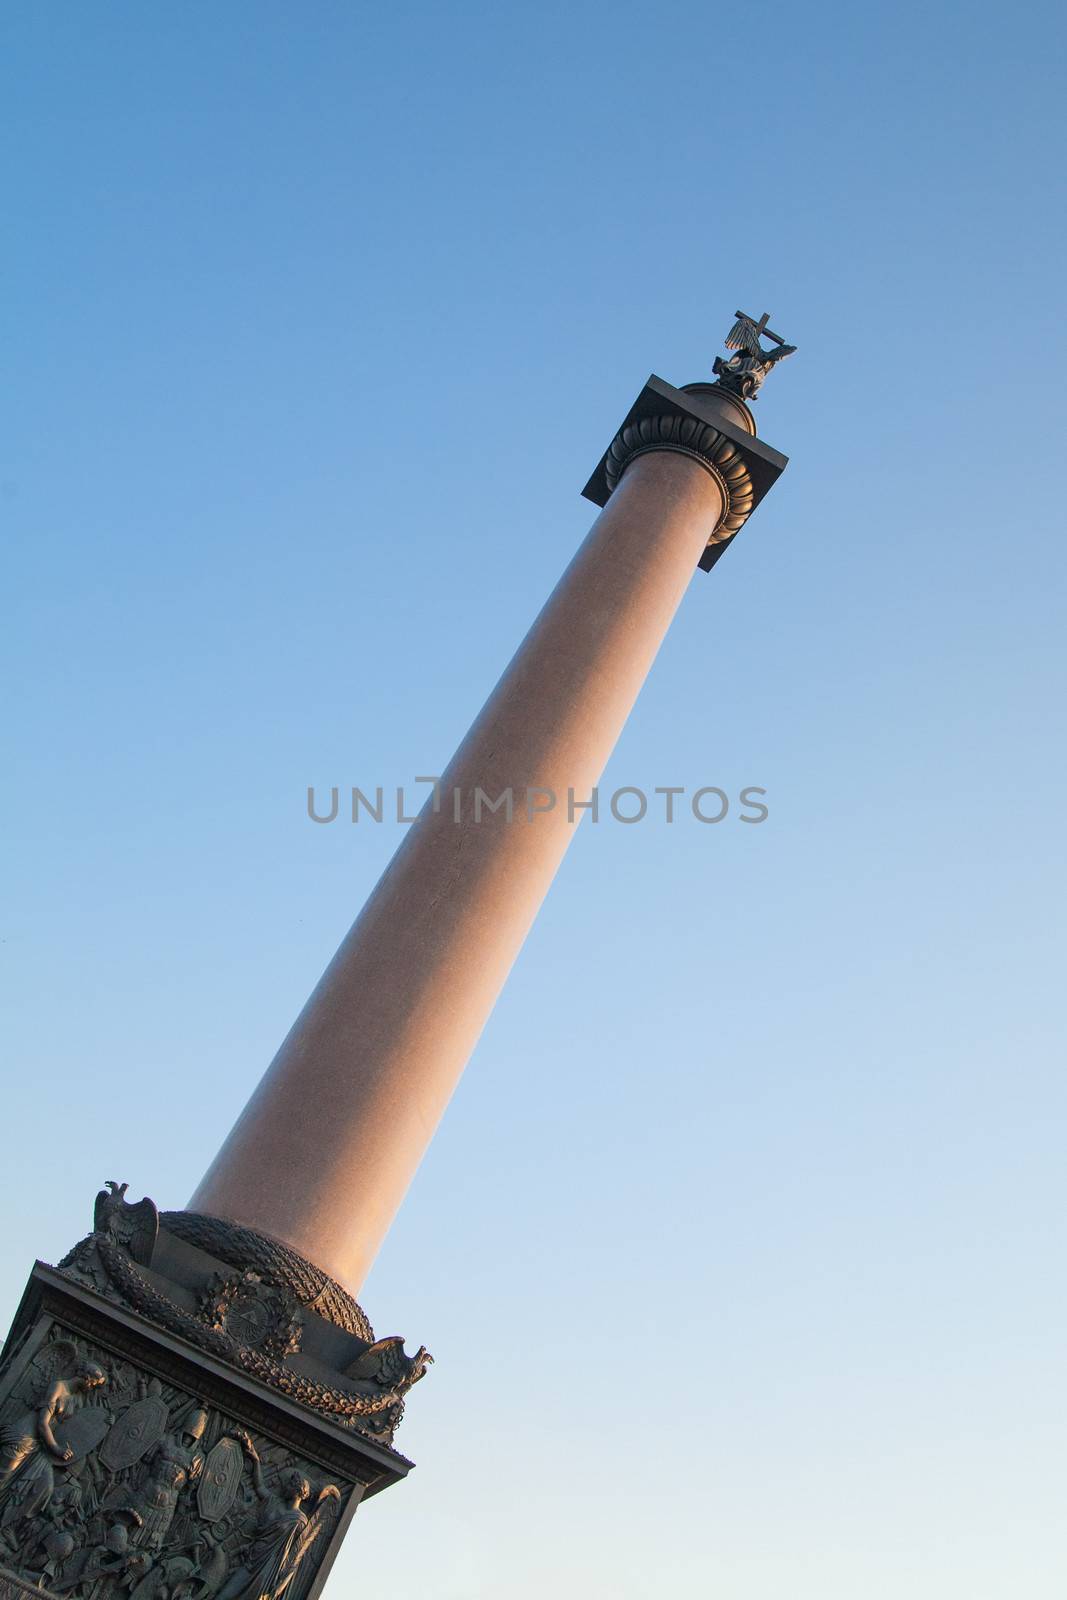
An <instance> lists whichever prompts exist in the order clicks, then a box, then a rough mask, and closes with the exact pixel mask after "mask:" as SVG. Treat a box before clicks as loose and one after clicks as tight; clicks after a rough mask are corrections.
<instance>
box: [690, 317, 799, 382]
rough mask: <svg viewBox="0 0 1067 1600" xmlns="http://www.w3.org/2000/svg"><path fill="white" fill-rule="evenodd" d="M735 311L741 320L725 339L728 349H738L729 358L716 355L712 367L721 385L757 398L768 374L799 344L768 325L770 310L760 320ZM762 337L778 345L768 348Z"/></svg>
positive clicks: (794, 351) (793, 353)
mask: <svg viewBox="0 0 1067 1600" xmlns="http://www.w3.org/2000/svg"><path fill="white" fill-rule="evenodd" d="M734 315H735V317H736V318H737V321H736V322H735V323H734V325H733V327H732V328H731V329H730V331H729V333H728V334H727V335H726V338H725V340H724V341H723V342H724V343H725V345H726V348H727V350H734V351H736V352H737V353H736V355H733V356H731V357H730V358H729V360H726V361H724V360H723V358H722V356H716V357H715V360H714V361H713V362H712V367H711V370H712V372H714V373H715V375H716V377H717V378H718V380H719V385H720V387H721V388H723V389H727V390H729V391H730V392H731V393H732V394H737V395H740V396H741V399H742V400H745V401H748V400H755V398H756V396H757V395H758V394H759V392H760V389H761V388H762V386H763V380H764V378H765V377H766V376H767V374H768V373H769V372H770V371H771V369H772V368H773V367H774V366H775V365H776V364H777V363H778V362H779V361H784V360H785V358H786V356H791V355H795V354H796V348H797V347H796V345H795V344H786V342H785V340H784V339H783V338H782V336H781V334H780V333H772V331H771V329H770V328H768V326H767V323H768V321H769V319H770V312H769V311H765V312H764V313H763V315H762V317H760V319H759V321H758V322H757V320H756V318H755V317H750V316H749V315H748V313H747V312H745V311H735V312H734ZM761 338H763V339H770V340H772V341H773V345H774V348H773V349H772V350H765V349H764V348H763V345H762V344H761V343H760V339H761Z"/></svg>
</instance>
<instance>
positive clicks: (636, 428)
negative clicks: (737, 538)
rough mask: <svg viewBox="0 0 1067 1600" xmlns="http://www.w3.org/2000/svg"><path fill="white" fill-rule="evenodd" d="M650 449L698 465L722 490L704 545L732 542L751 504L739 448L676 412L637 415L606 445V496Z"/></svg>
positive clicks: (751, 491)
mask: <svg viewBox="0 0 1067 1600" xmlns="http://www.w3.org/2000/svg"><path fill="white" fill-rule="evenodd" d="M651 450H671V451H674V452H675V453H676V454H678V455H683V456H690V457H691V458H692V459H693V460H694V461H698V462H699V463H700V465H701V466H702V467H703V468H704V470H705V471H706V472H709V473H710V474H711V476H712V477H713V478H714V479H715V481H716V482H717V483H718V485H719V488H720V489H721V490H722V500H723V512H722V515H721V516H720V518H719V520H718V522H717V523H716V524H715V526H714V528H712V529H711V530H710V532H709V534H708V544H709V545H716V544H723V543H725V541H726V540H727V539H732V538H733V536H734V534H735V533H736V532H737V531H738V529H739V528H740V527H741V526H742V525H743V523H744V522H745V519H746V518H747V517H748V515H749V513H750V511H751V510H752V507H753V505H754V504H755V490H754V488H753V484H752V475H751V473H750V472H749V470H748V467H747V465H746V463H745V458H744V456H743V455H742V454H741V451H740V449H739V448H738V446H737V445H736V444H734V443H733V442H732V440H730V439H728V438H727V437H726V435H725V434H724V433H723V432H722V431H721V430H720V429H719V428H713V427H712V426H711V424H710V423H708V422H701V421H700V419H699V418H697V417H686V416H681V415H679V414H678V413H677V412H674V413H663V412H660V413H659V414H658V415H656V416H651V417H641V418H640V419H639V420H638V421H636V422H631V423H628V424H627V425H626V426H625V427H623V428H620V429H619V432H618V433H617V434H616V435H615V437H614V439H613V440H612V441H611V444H610V446H609V447H608V454H607V459H606V462H605V466H604V476H605V478H606V480H607V486H608V490H609V493H610V492H613V491H614V490H615V488H616V487H617V486H618V483H619V479H620V478H621V477H622V475H623V473H624V472H625V471H626V468H627V467H628V466H629V465H630V463H631V461H634V460H636V458H637V457H638V456H643V455H647V454H648V453H649V451H651Z"/></svg>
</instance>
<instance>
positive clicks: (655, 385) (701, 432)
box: [582, 374, 788, 572]
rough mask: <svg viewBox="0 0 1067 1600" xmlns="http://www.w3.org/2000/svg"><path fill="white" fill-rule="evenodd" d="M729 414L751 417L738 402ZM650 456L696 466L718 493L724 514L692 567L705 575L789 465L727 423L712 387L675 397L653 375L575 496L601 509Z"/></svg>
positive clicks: (726, 410) (731, 422)
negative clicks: (662, 453) (656, 453)
mask: <svg viewBox="0 0 1067 1600" xmlns="http://www.w3.org/2000/svg"><path fill="white" fill-rule="evenodd" d="M730 398H731V397H726V399H730ZM733 409H734V410H735V411H737V410H742V411H744V412H745V413H746V416H748V417H750V413H748V411H747V407H744V406H742V405H741V404H740V402H733ZM738 420H739V421H740V420H744V419H743V418H739V419H738ZM650 450H671V451H675V452H677V453H679V454H681V455H686V456H689V457H691V458H693V459H695V460H697V461H699V462H700V463H701V465H702V466H703V467H704V468H705V470H706V471H708V472H710V473H711V475H712V476H713V477H714V478H716V479H717V481H718V482H719V484H720V487H721V488H722V490H723V501H724V511H723V514H722V516H721V517H720V519H719V521H718V522H717V524H716V525H715V527H714V528H712V529H710V530H709V533H708V543H707V546H706V548H705V550H704V554H703V555H702V556H701V558H700V562H699V565H700V567H701V568H702V569H703V570H704V571H705V572H708V571H710V570H711V568H712V567H713V566H714V565H715V562H716V561H717V560H718V559H719V557H720V556H721V555H722V553H723V551H724V550H725V549H726V546H727V545H728V544H730V543H731V542H732V540H733V539H734V537H735V536H736V535H737V533H738V532H739V531H740V529H741V528H742V527H743V526H744V524H745V522H747V520H748V518H749V517H750V516H751V514H752V512H753V511H754V510H755V508H756V506H757V505H758V504H759V502H760V501H761V500H762V499H763V496H764V495H765V494H766V493H767V491H768V489H770V487H771V485H772V484H773V483H774V482H775V480H776V479H777V478H778V477H779V476H780V475H781V473H782V472H783V471H784V469H785V466H786V462H787V459H788V458H787V457H786V456H784V455H782V454H781V453H780V452H779V451H777V450H775V449H773V448H772V447H771V446H770V445H768V444H764V442H763V441H762V440H761V439H758V438H756V437H755V436H754V435H753V434H751V433H749V432H748V430H747V428H742V427H739V426H738V423H737V422H736V421H734V420H731V410H730V407H728V406H727V404H726V403H725V401H724V400H721V399H720V397H719V396H718V395H716V394H715V392H714V389H713V387H712V386H705V385H694V386H693V388H692V390H691V391H687V390H683V389H676V388H674V386H673V385H672V384H669V383H666V382H665V381H664V380H663V379H662V378H657V377H656V376H655V374H653V375H652V376H651V377H650V378H649V380H648V382H647V383H646V384H645V386H644V388H643V389H642V390H641V393H640V394H639V395H638V397H637V399H636V400H635V401H634V403H633V405H632V406H631V407H630V410H629V411H628V413H627V415H626V417H625V418H624V419H623V423H622V426H621V427H620V428H619V430H618V432H617V433H616V435H615V437H614V439H613V440H612V442H611V444H610V445H609V446H608V449H607V450H606V451H605V452H604V455H603V456H602V457H601V459H600V461H599V463H598V465H597V468H596V471H595V472H594V473H593V475H592V477H591V478H590V479H589V482H588V483H587V484H586V486H585V488H584V489H583V490H582V493H583V495H584V496H585V498H586V499H587V500H592V502H593V504H594V505H598V506H603V505H606V504H607V502H608V499H609V498H610V496H611V494H612V492H613V491H614V489H615V487H616V485H617V484H618V482H619V480H620V478H621V477H622V475H623V473H624V472H625V471H626V468H627V467H628V466H629V464H630V462H631V461H633V460H634V459H635V458H636V457H637V456H639V455H643V454H646V453H647V452H648V451H650Z"/></svg>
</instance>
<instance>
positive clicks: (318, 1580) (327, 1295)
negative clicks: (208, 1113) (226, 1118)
mask: <svg viewBox="0 0 1067 1600" xmlns="http://www.w3.org/2000/svg"><path fill="white" fill-rule="evenodd" d="M767 321H768V318H767V316H763V317H762V318H760V319H759V320H758V321H757V320H756V319H754V318H752V317H749V316H748V315H746V314H745V313H744V312H740V311H739V312H738V313H737V319H736V322H735V324H734V326H733V328H732V329H731V331H730V334H729V335H728V337H727V340H726V345H727V348H728V349H730V350H731V351H733V352H734V354H733V355H732V356H731V357H730V358H729V359H724V358H721V357H720V358H718V359H716V361H715V363H714V372H715V374H716V377H717V381H716V382H715V383H711V382H708V383H695V384H688V385H686V386H685V387H684V388H682V389H676V388H673V387H672V386H671V385H670V384H667V383H664V382H663V381H662V380H661V379H659V378H656V377H652V378H650V379H649V380H648V383H647V384H646V385H645V387H644V388H643V389H642V391H641V393H640V394H639V395H638V397H637V399H636V400H635V402H634V404H633V405H632V406H631V408H630V411H629V412H628V414H627V416H626V418H625V419H624V421H623V423H622V426H621V427H620V428H619V430H618V432H617V433H616V435H615V437H614V439H613V440H612V442H611V445H610V447H609V449H608V451H607V452H606V454H605V455H604V457H603V458H602V460H601V461H600V463H599V465H598V466H597V468H596V471H595V472H594V473H593V476H592V478H591V479H590V480H589V483H588V484H587V485H586V488H585V490H584V493H585V495H586V496H587V497H588V498H589V499H591V500H592V501H594V502H595V503H596V504H597V505H599V506H601V507H603V510H602V511H601V514H600V516H599V517H598V518H597V520H596V522H595V523H594V524H593V527H592V528H591V529H590V532H589V534H588V536H587V537H586V539H585V541H584V543H583V544H582V546H581V547H580V549H579V550H578V552H577V554H576V555H575V557H574V559H573V560H572V562H571V564H570V566H569V567H568V568H567V570H566V572H565V573H564V574H563V576H562V578H561V579H560V581H559V583H558V584H557V586H556V588H555V590H554V591H553V593H552V594H551V595H550V596H549V598H548V600H547V601H546V603H545V605H544V607H543V608H542V610H541V612H540V614H539V616H538V617H537V618H536V620H535V621H534V623H533V626H532V627H531V629H530V631H529V633H528V634H527V636H526V638H525V639H524V640H523V642H522V644H521V645H520V646H519V649H518V650H517V652H516V654H515V656H514V657H513V659H512V661H511V663H510V665H509V666H508V668H507V670H506V671H505V673H504V675H503V677H502V678H501V679H500V682H499V683H498V684H497V686H496V688H495V689H494V691H493V693H492V694H491V695H490V697H489V699H488V700H487V701H486V704H485V706H484V707H483V709H482V711H481V713H480V714H479V716H478V717H477V718H476V719H475V722H474V723H473V725H472V727H471V729H470V731H469V733H468V734H467V736H466V738H465V739H464V741H463V743H462V744H461V745H460V748H459V750H458V751H457V752H456V755H455V756H454V757H453V759H452V762H451V763H450V765H449V767H448V769H447V770H446V772H445V773H444V775H443V777H442V778H441V780H440V783H439V785H438V786H437V787H436V789H435V792H434V794H433V796H432V797H431V798H430V799H428V801H427V804H426V806H425V808H424V810H423V812H422V814H421V816H420V817H419V819H418V821H417V822H416V823H415V824H414V826H413V827H412V828H411V830H410V831H409V832H408V834H407V835H406V836H405V839H404V841H403V843H402V844H401V846H400V848H399V849H398V850H397V852H396V854H395V856H394V857H393V859H392V861H391V862H390V864H389V866H388V867H387V868H386V871H385V872H384V873H383V875H382V877H381V879H380V881H379V883H378V885H377V887H376V888H375V889H374V891H373V893H372V894H371V896H370V899H369V900H368V901H367V904H366V905H365V907H364V908H363V910H362V912H361V913H360V915H359V917H358V918H357V920H356V922H355V924H354V925H353V927H352V929H351V931H350V933H349V934H348V936H347V938H346V939H345V940H344V942H343V943H342V945H341V947H340V949H339V950H338V952H337V954H336V956H335V957H334V959H333V961H332V962H331V964H330V966H329V967H328V968H327V970H326V972H325V974H324V975H323V977H322V979H321V981H320V983H319V984H318V986H317V988H316V989H315V991H314V993H313V994H312V995H311V998H310V999H309V1000H308V1002H307V1004H306V1006H305V1007H304V1010H303V1011H302V1012H301V1014H300V1016H299V1017H298V1018H297V1020H296V1022H295V1023H294V1025H293V1027H292V1029H291V1030H290V1032H289V1035H288V1037H287V1038H286V1039H285V1040H284V1042H283V1044H282V1046H281V1049H280V1050H279V1052H278V1054H277V1056H276V1057H275V1060H274V1062H273V1063H272V1065H271V1066H270V1068H269V1069H268V1071H267V1073H266V1075H265V1077H264V1078H263V1080H262V1082H261V1083H260V1085H259V1087H258V1089H257V1090H256V1091H255V1093H254V1094H253V1096H252V1098H251V1100H250V1101H249V1103H248V1105H247V1107H246V1109H245V1111H244V1112H243V1113H242V1115H241V1117H240V1118H239V1119H238V1122H237V1124H236V1126H235V1127H234V1129H233V1130H232V1132H231V1133H230V1135H229V1137H228V1139H227V1140H226V1142H225V1143H224V1144H223V1146H222V1149H221V1150H220V1151H219V1153H218V1155H217V1156H216V1157H215V1160H214V1161H213V1162H212V1164H211V1166H210V1167H209V1169H208V1171H207V1173H206V1175H205V1177H204V1178H203V1180H202V1182H201V1183H200V1185H199V1187H198V1188H197V1190H196V1193H195V1194H194V1195H193V1197H192V1199H191V1200H190V1202H189V1207H188V1209H187V1210H184V1211H169V1212H164V1213H162V1215H160V1214H159V1213H158V1212H157V1210H156V1207H155V1206H154V1204H153V1203H152V1202H151V1201H150V1200H141V1201H139V1202H138V1203H137V1204H134V1205H131V1204H129V1203H128V1202H127V1201H126V1199H125V1185H123V1186H121V1188H120V1187H119V1186H117V1185H115V1184H110V1183H109V1184H108V1185H107V1186H106V1187H105V1189H104V1190H102V1191H101V1193H100V1195H98V1196H97V1201H96V1207H95V1211H94V1218H93V1231H92V1233H91V1234H89V1236H88V1237H87V1238H86V1239H84V1240H83V1241H82V1242H81V1244H79V1245H77V1246H76V1247H75V1248H74V1249H73V1250H72V1251H71V1252H70V1254H69V1255H68V1256H66V1257H65V1258H64V1260H63V1261H62V1262H60V1264H59V1266H58V1267H57V1268H50V1267H46V1266H44V1265H42V1264H41V1263H38V1264H37V1266H36V1267H35V1268H34V1271H33V1273H32V1275H31V1278H30V1283H29V1285H28V1287H27V1290H26V1294H25V1296H24V1298H23V1301H22V1305H21V1306H20V1308H19V1311H18V1313H17V1315H16V1318H15V1322H14V1325H13V1328H12V1331H11V1334H10V1335H9V1338H8V1341H7V1344H6V1346H5V1349H4V1352H3V1356H2V1358H0V1362H2V1365H0V1405H2V1407H3V1409H2V1411H0V1417H7V1418H8V1421H7V1423H6V1424H5V1423H3V1422H0V1600H13V1597H15V1596H20V1597H21V1596H23V1595H25V1594H26V1593H32V1594H34V1595H37V1596H40V1595H41V1593H42V1592H43V1593H45V1594H46V1595H56V1596H58V1595H60V1594H62V1595H73V1596H77V1597H84V1600H103V1597H110V1596H111V1595H114V1596H115V1597H116V1600H126V1596H127V1595H129V1597H130V1600H192V1597H194V1596H195V1597H196V1600H282V1596H283V1595H284V1596H285V1597H286V1600H311V1597H314V1596H316V1595H318V1594H319V1593H320V1592H321V1589H322V1586H323V1584H324V1583H325V1581H326V1577H327V1574H328V1571H329V1567H330V1564H331V1562H332V1559H333V1557H334V1555H335V1553H336V1550H337V1548H338V1546H339V1544H340V1541H341V1539H342V1538H343V1536H344V1534H345V1532H346V1530H347V1527H348V1524H349V1522H350V1520H351V1518H352V1516H353V1515H354V1513H355V1510H356V1507H357V1505H358V1504H359V1502H360V1501H361V1500H362V1499H364V1498H367V1497H369V1496H370V1495H373V1494H375V1493H377V1492H379V1491H380V1490H381V1489H383V1488H386V1487H388V1486H389V1484H391V1483H394V1482H396V1481H397V1480H398V1479H399V1478H401V1477H403V1476H404V1475H405V1474H406V1473H407V1471H408V1470H409V1469H410V1467H411V1463H410V1462H409V1461H407V1460H406V1459H405V1458H404V1457H403V1456H402V1455H400V1454H399V1452H398V1451H396V1450H395V1449H394V1447H393V1442H392V1441H393V1436H394V1433H395V1430H396V1427H397V1424H398V1422H399V1420H400V1415H401V1412H402V1410H403V1404H404V1397H405V1395H406V1393H407V1392H408V1390H409V1389H410V1388H411V1387H412V1385H413V1384H414V1383H415V1382H416V1381H417V1380H418V1379H419V1378H421V1377H422V1375H423V1373H424V1371H425V1369H426V1365H427V1363H428V1362H429V1360H430V1357H429V1356H428V1354H427V1353H426V1351H425V1350H419V1352H418V1353H417V1354H416V1355H415V1356H410V1357H409V1356H408V1355H407V1354H406V1353H405V1351H404V1346H403V1341H402V1340H401V1339H399V1338H386V1339H378V1340H375V1337H374V1334H373V1331H372V1329H371V1327H370V1324H369V1322H368V1321H367V1318H366V1316H365V1314H364V1312H363V1311H362V1309H361V1308H360V1306H359V1305H358V1303H357V1302H356V1300H355V1299H354V1298H353V1296H354V1295H355V1294H356V1293H357V1292H358V1290H359V1288H360V1286H361V1284H362V1282H363V1279H364V1277H365V1274H366V1272H367V1269H368V1268H369V1266H370V1264H371V1262H372V1261H373V1259H374V1256H375V1254H376V1252H377V1250H378V1247H379V1245H380V1243H381V1240H382V1238H383V1236H384V1234H385V1232H386V1230H387V1229H388V1227H389V1224H390V1222H391V1220H392V1218H393V1216H394V1215H395V1212H396V1210H397V1207H398V1206H399V1204H400V1202H401V1200H402V1199H403V1196H404V1193H405V1191H406V1189H407V1187H408V1184H409V1183H410V1181H411V1178H412V1176H413V1174H414V1172H415V1169H416V1167H417V1166H418V1163H419V1161H420V1159H421V1157H422V1154H423V1151H424V1150H425V1148H426V1146H427V1144H428V1143H429V1141H430V1139H431V1138H432V1136H433V1133H434V1130H435V1128H436V1126H437V1123H438V1121H439V1119H440V1117H441V1115H442V1113H443V1111H444V1108H445V1106H446V1105H447V1103H448V1100H449V1097H450V1095H451V1094H452V1091H453V1089H454V1088H455V1085H456V1082H457V1081H458V1078H459V1076H460V1074H461V1072H462V1071H463V1068H464V1066H465V1064H466V1062H467V1059H468V1057H469V1056H470V1054H471V1051H472V1050H473V1048H474V1046H475V1044H476V1042H477V1040H478V1036H479V1034H480V1033H481V1030H482V1028H483V1026H484V1024H485V1022H486V1019H487V1018H488V1016H489V1013H490V1011H491V1010H492V1007H493V1004H494V1002H495V1000H496V997H497V995H498V994H499V992H500V989H501V986H502V985H503V983H504V981H505V979H506V977H507V974H508V971H509V970H510V967H511V964H512V962H513V961H514V959H515V957H516V955H517V954H518V951H519V949H520V947H521V945H522V942H523V940H524V938H525V937H526V933H527V931H528V930H529V927H530V925H531V923H532V921H533V919H534V917H535V916H536V914H537V909H538V907H539V905H540V903H541V901H542V899H543V898H544V895H545V893H546V891H547V889H548V887H549V884H550V883H551V881H552V878H553V876H554V874H555V872H556V869H557V867H558V866H559V863H560V860H561V859H562V856H563V853H564V851H565V850H566V848H567V845H568V844H569V842H570V840H571V838H572V837H573V834H574V830H575V824H576V822H577V821H579V820H580V818H581V815H582V813H583V809H584V808H586V807H587V806H588V803H589V801H590V798H591V792H592V790H593V789H594V787H595V785H596V783H597V781H598V779H599V777H600V774H601V772H602V771H603V768H604V766H605V764H606V762H607V760H608V757H609V756H610V754H611V751H612V749H613V747H614V745H615V741H616V740H617V738H618V736H619V734H620V732H621V731H622V728H623V725H624V723H625V721H626V718H627V716H628V715H629V712H630V709H631V707H632V706H633V703H634V701H635V699H636V697H637V694H638V692H639V690H640V688H641V685H642V683H643V682H644V679H645V677H646V675H647V673H648V671H649V668H650V667H651V665H652V662H653V660H654V658H655V655H656V652H657V650H658V649H659V646H660V644H661V643H662V640H663V638H664V635H665V634H666V631H667V629H668V627H669V626H670V622H671V619H672V618H673V616H674V613H675V611H676V610H677V607H678V605H679V602H680V601H681V598H682V595H683V594H684V592H685V589H686V587H687V585H688V583H689V580H690V577H691V575H692V573H693V570H694V568H696V567H698V566H699V567H701V568H703V569H704V571H710V569H711V568H712V567H713V566H714V564H715V562H716V561H717V560H718V559H719V558H720V557H721V556H722V554H723V552H724V551H725V549H726V547H727V545H728V544H730V543H731V542H732V540H733V539H734V538H735V537H736V535H737V533H738V531H739V529H740V528H741V527H742V526H743V525H744V523H745V522H746V521H747V519H748V517H749V515H750V514H751V512H752V511H753V509H754V508H755V506H756V505H757V504H758V503H759V501H760V499H761V498H762V497H763V495H764V494H765V493H766V491H767V490H768V489H769V488H770V486H771V484H772V483H773V482H774V480H775V479H776V478H777V477H778V475H779V474H780V472H781V471H782V469H783V468H784V466H785V457H784V456H781V455H779V454H778V452H777V451H775V450H772V449H770V448H769V447H768V446H767V445H765V444H763V443H762V442H761V441H760V440H759V439H758V438H757V437H756V430H755V423H754V421H753V417H752V413H751V411H750V410H749V406H748V403H747V402H749V401H750V400H752V399H754V397H755V395H756V394H757V392H758V390H759V388H760V385H761V383H762V381H763V379H764V378H765V376H766V375H767V373H768V372H769V371H770V369H771V367H772V366H773V365H774V364H775V363H776V362H777V361H779V360H781V359H782V357H783V356H786V355H789V354H791V353H792V349H793V347H792V346H790V345H787V344H786V343H785V341H784V340H783V339H782V338H781V337H780V335H778V334H775V333H773V332H771V330H770V329H769V328H768V327H767ZM764 339H766V340H768V341H770V344H771V348H770V349H769V350H768V349H766V348H765V346H764V344H763V343H762V340H764Z"/></svg>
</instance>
